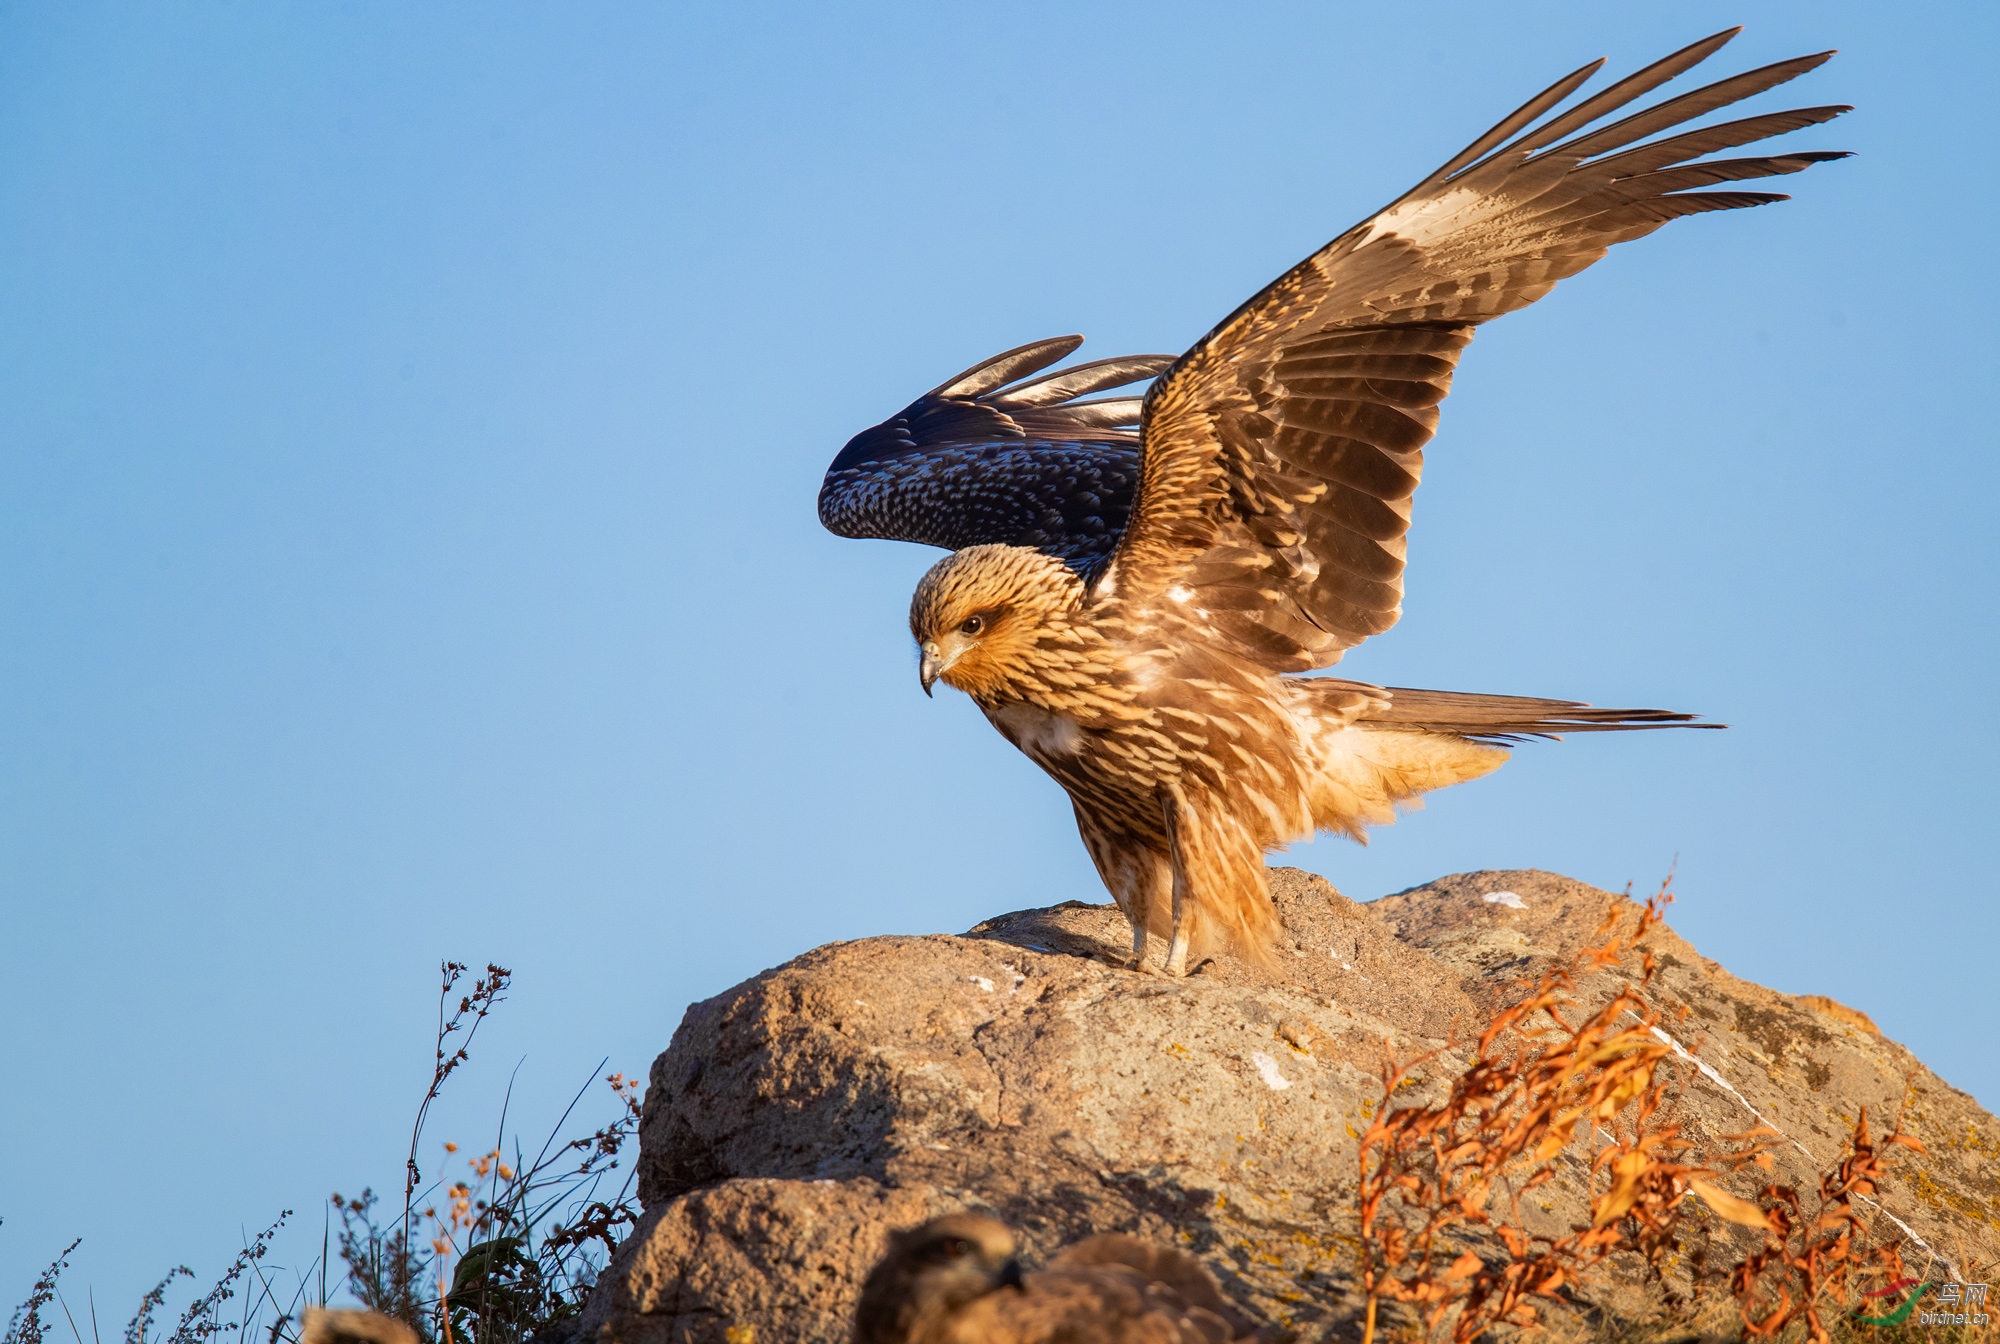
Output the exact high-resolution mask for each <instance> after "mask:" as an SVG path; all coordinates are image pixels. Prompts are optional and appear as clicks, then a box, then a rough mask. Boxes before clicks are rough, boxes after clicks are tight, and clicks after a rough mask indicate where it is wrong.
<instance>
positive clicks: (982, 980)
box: [965, 975, 993, 994]
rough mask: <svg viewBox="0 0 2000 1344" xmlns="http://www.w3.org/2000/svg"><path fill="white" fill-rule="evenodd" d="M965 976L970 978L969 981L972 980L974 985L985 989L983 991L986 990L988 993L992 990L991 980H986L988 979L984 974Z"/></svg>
mask: <svg viewBox="0 0 2000 1344" xmlns="http://www.w3.org/2000/svg"><path fill="white" fill-rule="evenodd" d="M965 978H966V979H968V980H970V981H971V982H972V983H973V984H975V985H978V986H979V987H980V988H981V989H983V990H985V991H986V992H987V993H988V994H991V993H992V992H993V982H992V981H991V980H988V979H987V978H986V977H985V976H983V975H968V976H966V977H965Z"/></svg>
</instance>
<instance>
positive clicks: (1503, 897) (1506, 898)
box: [1479, 891, 1528, 910]
mask: <svg viewBox="0 0 2000 1344" xmlns="http://www.w3.org/2000/svg"><path fill="white" fill-rule="evenodd" d="M1479 899H1480V900H1482V901H1484V902H1486V903H1487V904H1488V905H1504V906H1506V907H1507V908H1508V909H1509V910H1526V909H1527V908H1528V903H1527V902H1526V901H1524V900H1522V899H1521V898H1520V897H1519V896H1517V895H1515V894H1514V893H1513V892H1511V891H1489V892H1487V893H1486V894H1485V895H1484V896H1481V897H1480V898H1479Z"/></svg>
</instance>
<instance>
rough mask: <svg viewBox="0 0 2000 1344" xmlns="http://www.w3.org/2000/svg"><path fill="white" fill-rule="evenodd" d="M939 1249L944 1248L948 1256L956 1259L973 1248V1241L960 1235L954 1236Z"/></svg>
mask: <svg viewBox="0 0 2000 1344" xmlns="http://www.w3.org/2000/svg"><path fill="white" fill-rule="evenodd" d="M939 1249H940V1250H942V1251H943V1252H944V1253H945V1255H946V1256H947V1257H948V1258H950V1259H953V1260H956V1259H958V1258H959V1257H960V1256H962V1255H964V1254H965V1253H966V1252H967V1251H969V1250H971V1249H972V1243H971V1242H969V1241H966V1240H964V1239H962V1238H960V1237H952V1238H950V1239H949V1240H947V1241H946V1242H945V1244H944V1245H943V1246H942V1247H940V1248H939Z"/></svg>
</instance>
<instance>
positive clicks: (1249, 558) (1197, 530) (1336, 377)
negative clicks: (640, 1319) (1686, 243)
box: [1096, 29, 1849, 671]
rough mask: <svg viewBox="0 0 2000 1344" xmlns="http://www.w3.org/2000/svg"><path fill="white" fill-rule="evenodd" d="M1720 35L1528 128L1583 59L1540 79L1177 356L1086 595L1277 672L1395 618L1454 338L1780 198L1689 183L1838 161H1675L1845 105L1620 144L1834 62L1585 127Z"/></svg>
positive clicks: (1457, 345) (1675, 70) (1702, 55)
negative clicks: (1601, 269) (1135, 602)
mask: <svg viewBox="0 0 2000 1344" xmlns="http://www.w3.org/2000/svg"><path fill="white" fill-rule="evenodd" d="M1738 31H1740V30H1738V29H1731V30H1729V31H1728V32H1724V33H1718V34H1716V35H1715V36H1714V37H1711V38H1707V39H1705V40H1703V41H1700V42H1697V43H1695V44H1694V45H1693V46H1690V47H1687V48H1686V49H1684V50H1682V51H1678V52H1676V53H1674V54H1673V55H1672V56H1669V57H1667V58H1666V59H1665V60H1663V61H1660V62H1658V63H1657V64H1654V65H1651V66H1649V67H1647V68H1646V69H1644V70H1641V71H1640V72H1639V73H1637V74H1635V75H1632V76H1631V77H1630V78H1628V79H1625V80H1623V81H1621V82H1619V83H1618V84H1615V85H1613V86H1612V87H1610V88H1608V89H1606V90H1605V91H1603V92H1602V93H1599V94H1597V95H1595V96H1594V97H1590V98H1587V99H1585V100H1584V101H1582V102H1581V103H1579V104H1577V105H1576V106H1575V107H1572V108H1571V109H1569V110H1568V111H1566V112H1563V113H1560V114H1559V115H1556V116H1554V117H1551V118H1549V119H1548V120H1546V121H1542V122H1541V124H1540V125H1539V126H1536V125H1535V123H1536V122H1537V121H1540V119H1541V118H1542V117H1543V116H1544V114H1546V113H1548V112H1549V111H1550V110H1551V109H1552V108H1554V107H1555V106H1556V105H1557V104H1559V103H1561V102H1562V101H1563V100H1564V99H1566V98H1567V97H1569V95H1570V94H1571V93H1573V92H1574V91H1575V90H1576V89H1577V88H1578V87H1579V86H1580V85H1582V84H1583V82H1584V81H1585V80H1587V79H1588V78H1589V77H1590V76H1591V75H1592V74H1593V73H1595V72H1596V70H1597V68H1598V67H1599V66H1600V65H1602V64H1603V62H1602V61H1598V62H1595V63H1593V64H1591V65H1587V66H1585V67H1584V68H1583V69H1581V70H1578V71H1577V72H1576V73H1574V74H1572V75H1569V76H1567V77H1566V78H1564V79H1561V80H1558V81H1557V82H1556V83H1555V84H1554V85H1553V86H1551V87H1550V88H1549V89H1547V90H1545V91H1544V92H1542V93H1541V94H1538V95H1537V96H1536V97H1534V98H1533V99H1531V100H1529V102H1528V103H1527V104H1526V105H1525V106H1523V107H1522V108H1521V109H1520V110H1518V111H1516V112H1515V113H1514V114H1513V115H1511V116H1509V117H1508V118H1507V119H1506V120H1504V121H1502V122H1501V123H1500V124H1499V125H1497V126H1495V127H1494V128H1493V129H1492V130H1490V131H1488V132H1487V133H1486V134H1485V135H1482V136H1481V137H1480V138H1479V139H1478V140H1476V141H1474V142H1473V143H1472V144H1471V145H1470V146H1468V147H1467V148H1466V149H1465V150H1464V151H1463V152H1461V153H1460V154H1459V155H1457V157H1455V158H1453V159H1452V160H1451V162H1449V163H1447V164H1445V165H1444V166H1443V167H1442V168H1440V169H1438V170H1437V172H1435V173H1433V174H1431V176H1430V177H1428V178H1426V179H1425V180H1424V181H1423V182H1421V183H1419V184H1418V185H1417V187H1416V188H1415V189H1414V190H1412V191H1411V192H1410V193H1409V194H1408V195H1406V196H1404V197H1403V198H1402V199H1401V200H1399V201H1397V202H1396V203H1395V204H1394V205H1392V206H1390V207H1389V208H1388V209H1386V210H1383V211H1382V212H1381V213H1379V214H1377V215H1376V216H1375V217H1374V218H1372V219H1370V220H1368V221H1367V222H1366V223H1363V224H1361V225H1359V226H1357V227H1355V228H1353V229H1350V230H1348V231H1347V232H1346V233H1344V234H1342V235H1341V236H1340V237H1338V238H1336V239H1334V240H1333V242H1331V243H1329V244H1327V246H1326V247H1324V248H1323V249H1321V250H1320V251H1319V252H1317V253H1315V254H1314V255H1312V256H1311V257H1309V258H1307V259H1306V260H1305V261H1303V262H1301V263H1299V265H1297V266H1296V267H1294V268H1293V269H1292V270H1290V271H1289V272H1287V273H1286V274H1285V275H1283V276H1281V277H1280V278H1279V279H1278V280H1277V281H1275V282H1274V283H1273V284H1272V285H1271V286H1270V287H1269V288H1267V289H1265V290H1264V292H1263V293H1261V294H1259V295H1257V296H1256V297H1255V298H1253V299H1251V300H1250V301H1249V302H1248V303H1246V304H1245V305H1243V307H1241V308H1239V309H1237V310H1236V312H1235V313H1233V314H1231V315H1230V316H1229V318H1227V319H1226V320H1225V321H1224V322H1223V323H1222V324H1221V325H1220V326H1218V327H1217V328H1216V329H1215V330H1214V331H1212V332H1210V333H1209V334H1208V335H1207V336H1206V337H1204V338H1203V339H1202V341H1201V342H1200V343H1199V344H1197V345H1196V346H1195V347H1194V348H1193V349H1192V350H1190V351H1188V353H1187V354H1185V355H1183V356H1182V357H1181V358H1180V360H1179V361H1178V362H1177V363H1176V364H1175V365H1174V367H1173V368H1172V369H1171V370H1169V371H1168V372H1167V373H1166V374H1165V375H1164V376H1163V377H1162V378H1161V379H1160V380H1159V382H1158V383H1156V384H1155V385H1154V387H1153V390H1152V393H1151V394H1150V395H1149V396H1148V397H1147V399H1146V407H1145V418H1144V432H1143V439H1144V460H1143V467H1142V472H1141V480H1140V486H1139V498H1138V501H1137V503H1136V505H1135V506H1134V512H1133V516H1132V520H1131V522H1130V524H1129V526H1128V527H1127V529H1126V534H1125V536H1124V538H1123V540H1122V541H1121V543H1120V546H1119V549H1118V551H1117V552H1116V554H1115V555H1114V557H1113V560H1112V563H1111V565H1110V566H1109V567H1108V568H1107V570H1106V572H1105V574H1104V576H1103V577H1102V578H1101V579H1099V580H1098V583H1097V588H1096V591H1097V593H1098V594H1100V595H1107V596H1108V595H1110V594H1113V593H1116V594H1120V595H1124V596H1133V595H1140V596H1144V595H1150V594H1166V595H1169V596H1171V597H1172V598H1174V599H1176V600H1179V601H1181V602H1183V603H1186V604H1187V605H1188V606H1190V607H1191V608H1193V609H1195V610H1199V611H1204V612H1206V613H1207V616H1208V620H1209V622H1210V623H1211V625H1212V626H1213V628H1214V629H1215V631H1216V633H1217V635H1218V637H1220V638H1222V639H1224V640H1226V641H1227V642H1228V643H1229V644H1230V645H1231V646H1233V647H1234V648H1236V649H1237V650H1238V651H1239V652H1241V653H1242V654H1243V655H1244V656H1246V657H1249V658H1252V659H1254V660H1256V661H1257V662H1259V663H1261V664H1262V665H1264V666H1266V667H1269V668H1271V669H1273V670H1276V671H1306V670H1308V669H1311V668H1316V667H1326V666H1328V665H1330V664H1332V663H1335V662H1337V661H1339V659H1340V656H1341V654H1342V653H1343V652H1344V651H1345V650H1347V649H1349V648H1352V647H1353V646H1354V645H1356V644H1359V643H1360V642H1361V641H1362V640H1364V639H1366V638H1367V637H1368V636H1370V635H1375V634H1380V633H1381V632H1382V631H1384V630H1387V629H1388V628H1389V627H1390V626H1391V625H1394V624H1395V622H1396V618H1397V617H1398V616H1399V615H1401V613H1402V600H1403V562H1404V533H1405V532H1406V531H1407V530H1408V528H1409V523H1410V500H1411V496H1412V495H1413V494H1414V493H1415V491H1416V488H1417V481H1418V478H1419V476H1420V475H1421V473H1422V470H1423V446H1424V444H1425V443H1426V442H1427V441H1428V440H1429V439H1430V437H1431V434H1432V433H1433V432H1434V431H1435V430H1436V428H1437V420H1438V403H1439V402H1440V401H1442V400H1443V399H1444V396H1445V393H1446V392H1448V391H1449V390H1450V388H1451V376H1452V371H1453V369H1454V368H1455V367H1456V365H1457V362H1458V354H1459V351H1461V350H1463V349H1464V348H1465V345H1466V343H1467V342H1469V341H1470V340H1471V339H1472V332H1473V328H1474V327H1475V326H1477V325H1478V324H1479V323H1481V322H1485V321H1488V320H1490V319H1492V318H1495V317H1498V316H1500V315H1501V314H1502V313H1510V312H1513V311H1514V310H1515V309H1516V308H1522V307H1525V306H1526V305H1528V304H1530V303H1533V302H1534V301H1535V300H1536V299H1539V298H1540V297H1542V295H1544V294H1546V293H1548V292H1549V290H1550V289H1552V288H1554V286H1555V283H1556V281H1558V280H1561V279H1562V278H1563V277H1565V276H1570V275H1574V274H1576V273H1577V272H1578V271H1580V270H1582V269H1583V268H1584V267H1586V266H1588V265H1590V264H1591V263H1592V262H1594V261H1596V260H1597V259H1598V258H1599V257H1601V256H1603V255H1604V253H1605V251H1606V249H1608V248H1609V247H1611V246H1612V245H1613V244H1614V243H1621V242H1625V241H1627V240H1629V239H1632V238H1638V237H1641V236H1643V235H1645V234H1648V233H1651V232H1652V231H1653V230H1654V229H1657V228H1659V227H1660V226H1661V225H1662V224H1664V223H1666V222H1667V221H1668V220H1670V219H1675V218H1678V217H1679V216H1681V215H1692V214H1699V213H1702V212H1704V211H1709V210H1734V209H1739V208H1741V207H1744V206H1752V205H1763V204H1765V203H1766V202H1770V201H1782V200H1785V199H1787V198H1786V197H1784V196H1780V195H1774V194H1770V193H1766V192H1754V191H1701V190H1694V188H1701V187H1707V186H1712V185H1714V184H1716V183H1719V182H1733V181H1740V180H1744V179H1750V178H1760V177H1774V176H1777V175H1780V174H1784V173H1795V172H1798V171H1799V170H1801V169H1803V168H1807V167H1810V166H1811V165H1812V164H1814V163H1818V162H1821V161H1822V160H1826V159H1836V158H1843V157H1845V155H1842V154H1830V153H1796V154H1781V155H1771V156H1767V157H1760V158H1739V159H1721V160H1715V159H1710V160H1707V161H1705V162H1692V160H1696V159H1701V158H1702V157H1703V156H1704V155H1708V154H1712V153H1714V152H1716V151H1718V150H1723V149H1728V148H1731V147H1733V146H1737V145H1745V144H1749V143H1751V142H1753V141H1758V140H1763V139H1765V138H1767V137H1769V136H1773V135H1778V134H1782V133H1783V132H1786V131H1791V130H1796V129H1798V128H1800V127H1803V126H1811V125H1815V124H1817V123H1819V122H1824V121H1829V120H1831V119H1832V118H1834V117H1836V116H1838V115H1839V114H1840V113H1842V112H1845V111H1848V110H1849V109H1848V108H1845V107H1811V108H1802V109H1798V110H1795V111H1789V112H1769V113H1764V114H1761V115H1758V116H1752V117H1747V118H1745V119H1743V120H1740V121H1732V122H1728V123H1725V124H1721V125H1713V126H1707V127H1703V128H1700V129H1696V130H1690V131H1684V132H1681V133H1680V134H1677V135H1673V136H1671V137H1669V138H1666V139H1661V140H1654V141H1651V142H1650V143H1644V144H1640V143H1637V142H1639V141H1642V140H1645V139H1646V138H1647V137H1649V136H1652V135H1655V134H1657V133H1659V132H1661V131H1665V130H1668V129H1670V128H1672V127H1676V126H1680V125H1682V124H1683V123H1685V122H1687V121H1690V120H1692V119H1693V118H1696V117H1699V116H1702V115H1703V114H1705V113H1708V112H1711V111H1714V110H1715V109H1717V108H1720V107H1726V106H1728V105H1729V104H1731V103H1735V102H1737V101H1739V100H1741V99H1744V98H1747V97H1750V96H1751V95H1752V94H1757V93H1761V92H1763V91H1764V90H1766V89H1769V88H1772V87H1774V86H1776V85H1779V84H1782V83H1784V82H1785V81H1786V80H1789V79H1792V78H1794V77H1796V76H1798V75H1801V74H1804V73H1805V72H1806V71H1808V70H1811V69H1813V68H1814V67H1815V66H1818V65H1820V64H1821V63H1822V62H1824V61H1826V60H1827V59H1828V58H1829V57H1831V56H1832V54H1833V53H1832V52H1825V53H1822V54H1820V55H1816V56H1802V57H1799V58H1797V59H1795V60H1790V61H1781V62H1779V63H1778V64H1776V65H1769V66H1765V67H1764V68H1762V69H1760V70H1752V71H1750V72H1748V73H1745V74H1741V75H1736V76H1734V77H1732V78H1729V79H1725V80H1722V81H1721V82H1719V83H1716V84H1711V85H1708V86H1707V87H1705V88H1701V89H1697V90H1695V91H1694V92H1692V93H1688V94H1685V95H1683V96H1681V97H1678V98H1673V99H1669V100H1667V101H1665V102H1662V103H1659V104H1657V105H1655V106H1653V107H1650V108H1647V109H1646V110H1644V111H1641V112H1638V113H1635V114H1633V115H1630V116H1627V117H1625V118H1623V119H1622V120H1619V121H1617V122H1614V123H1612V124H1610V125H1607V126H1603V127H1601V128H1599V129H1597V130H1586V129H1585V128H1586V127H1589V126H1591V125H1592V124H1593V123H1596V122H1599V121H1601V120H1603V119H1604V118H1605V117H1606V116H1608V115H1609V114H1610V113H1612V112H1614V111H1616V110H1618V109H1619V108H1622V107H1624V106H1625V105H1626V104H1628V103H1630V102H1632V101H1633V100H1634V99H1637V98H1639V97H1642V96H1643V95H1645V94H1646V93H1648V92H1650V91H1651V90H1653V89H1655V88H1657V87H1659V86H1660V85H1661V84H1664V83H1666V82H1667V81H1668V80H1669V79H1672V78H1673V77H1674V76H1676V75H1678V74H1680V73H1682V72H1683V71H1685V70H1687V69H1688V68H1689V67H1691V66H1694V65H1696V64H1698V63H1700V62H1701V61H1702V60H1704V59H1706V58H1707V57H1708V56H1710V55H1712V54H1713V53H1714V52H1715V51H1716V50H1717V49H1718V48H1720V47H1721V46H1722V45H1723V44H1724V43H1725V42H1727V41H1728V40H1729V39H1730V38H1732V37H1734V36H1735V35H1736V33H1737V32H1738ZM1529 127H1533V129H1524V128H1529ZM1516 137H1518V138H1516ZM1565 137H1570V138H1567V139H1566V138H1565Z"/></svg>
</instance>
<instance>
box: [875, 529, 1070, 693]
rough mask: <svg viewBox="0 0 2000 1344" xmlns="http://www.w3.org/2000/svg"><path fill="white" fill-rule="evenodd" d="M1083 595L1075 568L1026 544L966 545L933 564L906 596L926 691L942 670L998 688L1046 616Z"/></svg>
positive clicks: (973, 685)
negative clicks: (914, 591) (908, 598)
mask: <svg viewBox="0 0 2000 1344" xmlns="http://www.w3.org/2000/svg"><path fill="white" fill-rule="evenodd" d="M1082 600H1083V583H1082V581H1081V580H1080V579H1078V578H1077V577H1076V573H1075V571H1073V570H1072V569H1070V567H1069V566H1068V565H1066V564H1064V563H1063V562H1062V561H1060V560H1058V559H1056V558H1055V557H1054V556H1052V555H1044V554H1042V553H1041V552H1040V551H1037V550H1032V549H1030V548H1029V547H1026V546H968V547H966V548H965V549H964V550H962V551H954V552H952V554H950V555H948V556H946V557H945V558H944V559H942V560H940V561H938V562H937V563H936V564H935V565H933V566H931V572H930V573H928V574H926V575H924V577H923V579H922V581H921V582H919V583H918V584H917V593H916V596H915V597H913V598H911V599H910V634H911V635H912V636H914V637H915V639H916V641H917V652H918V654H919V655H920V657H921V659H922V663H921V666H920V668H919V672H918V675H919V676H921V677H922V678H923V683H924V694H926V695H929V694H930V691H931V687H932V685H934V684H935V683H936V682H937V681H938V679H939V678H943V679H944V682H945V684H946V685H948V686H956V687H958V689H959V690H961V691H965V692H967V693H968V694H971V695H978V694H979V693H980V692H981V691H998V690H999V689H1000V688H1001V687H1002V686H1003V685H1004V684H1005V682H1006V679H1007V673H1008V670H1009V669H1010V668H1012V667H1016V666H1018V665H1019V663H1018V660H1019V659H1021V658H1024V657H1026V656H1027V655H1028V653H1029V651H1030V650H1031V649H1032V647H1033V645H1034V643H1035V640H1036V639H1037V637H1038V636H1040V635H1041V634H1042V633H1043V632H1045V631H1046V630H1047V629H1048V627H1049V625H1050V623H1051V622H1052V621H1055V620H1058V619H1060V618H1061V617H1063V616H1064V615H1065V614H1067V613H1068V612H1070V611H1071V610H1073V609H1074V608H1075V607H1076V605H1077V604H1078V603H1079V602H1081V601H1082Z"/></svg>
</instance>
